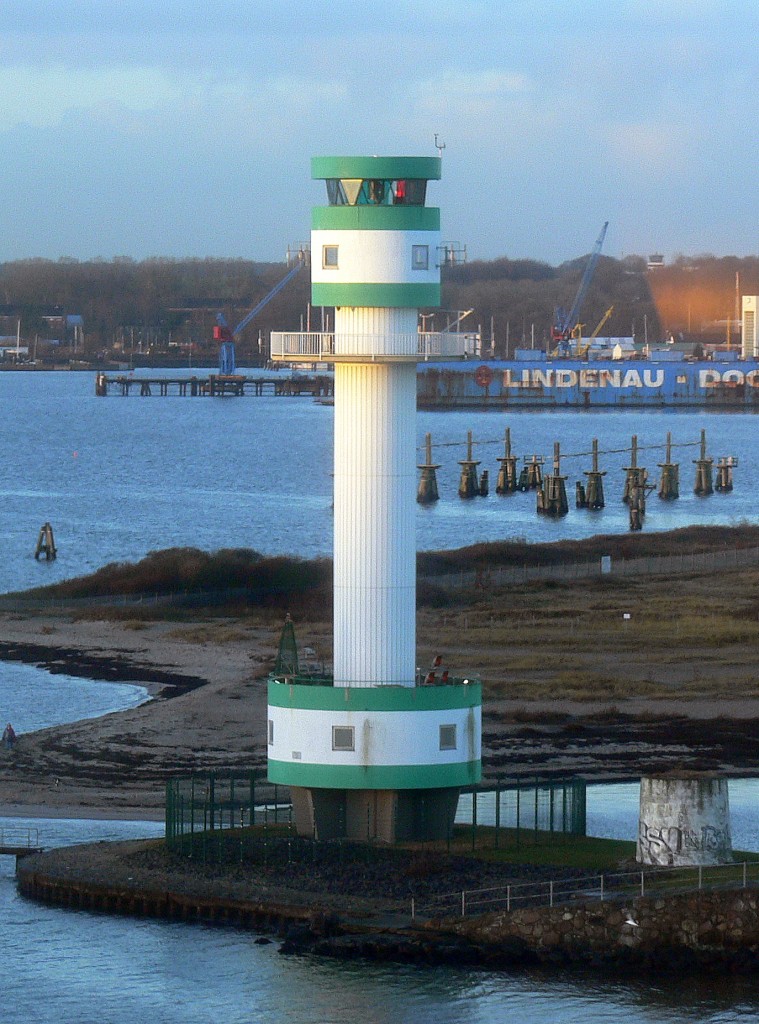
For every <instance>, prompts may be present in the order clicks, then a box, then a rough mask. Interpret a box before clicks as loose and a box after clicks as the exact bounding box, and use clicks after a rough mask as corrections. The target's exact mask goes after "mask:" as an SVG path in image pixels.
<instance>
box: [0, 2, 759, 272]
mask: <svg viewBox="0 0 759 1024" xmlns="http://www.w3.org/2000/svg"><path fill="white" fill-rule="evenodd" d="M758 30H759V4H757V3H756V0H457V2H452V0H395V2H388V0H372V2H368V0H331V2H326V0H203V2H196V0H183V2H180V0H115V2H113V0H0V182H1V183H2V198H3V202H2V214H0V261H5V260H15V259H26V258H30V257H44V258H51V259H58V258H60V257H73V258H76V259H92V258H103V259H111V258H112V257H114V256H128V257H132V258H134V259H144V258H147V257H155V256H159V257H160V256H165V257H177V258H183V257H200V258H202V257H241V258H245V259H253V260H263V261H280V260H282V259H284V257H285V253H286V250H287V248H288V246H293V245H297V244H298V243H299V242H302V241H304V240H307V239H308V235H309V231H310V210H311V207H312V206H315V205H321V204H324V203H326V198H325V195H324V186H323V184H322V183H320V182H314V181H311V178H310V157H311V156H314V155H371V154H381V155H429V156H434V155H436V149H435V136H436V135H437V137H438V142H441V143H444V144H445V149H444V150H443V179H442V180H441V182H439V183H435V184H434V185H433V186H432V187H431V188H430V190H429V192H428V203H429V204H430V205H437V206H440V207H441V210H442V221H443V239H444V241H455V242H458V243H460V244H461V245H462V246H466V250H467V254H468V258H469V259H470V260H472V259H495V258H497V257H500V256H508V257H510V258H512V259H517V258H530V259H538V260H545V261H546V262H548V263H551V264H558V263H561V262H563V261H564V260H568V259H574V258H576V257H578V256H581V255H583V254H585V253H587V252H589V251H590V250H591V248H592V246H593V243H594V242H595V239H596V238H597V236H598V234H599V231H600V229H601V226H602V225H603V223H604V221H607V220H608V221H609V230H608V234H607V237H606V243H605V247H604V252H605V253H606V254H608V255H611V256H617V257H622V256H625V255H629V254H631V253H635V254H639V255H648V254H649V253H654V252H660V253H663V254H664V255H665V256H666V257H667V258H668V259H669V258H672V256H674V255H676V254H679V253H682V254H685V255H698V254H700V253H706V252H710V253H714V254H715V255H751V254H756V253H757V252H759V238H758V236H757V216H756V206H757V189H756V177H757V170H756V169H757V165H758V163H759V161H758V160H757V148H758V147H757V142H758V138H759V136H758V133H757V126H758V125H759V88H757V85H756V83H757V81H759V45H758V37H759V31H758Z"/></svg>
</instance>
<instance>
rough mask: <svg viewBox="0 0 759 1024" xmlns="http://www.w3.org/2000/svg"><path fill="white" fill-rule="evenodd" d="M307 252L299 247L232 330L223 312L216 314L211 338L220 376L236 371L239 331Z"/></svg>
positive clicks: (289, 277) (298, 267) (300, 265)
mask: <svg viewBox="0 0 759 1024" xmlns="http://www.w3.org/2000/svg"><path fill="white" fill-rule="evenodd" d="M306 257H307V253H306V251H305V250H304V249H300V250H299V251H298V254H297V256H296V260H295V264H294V265H293V266H292V267H291V268H290V269H289V270H288V272H287V273H286V274H285V276H284V277H283V278H282V280H281V281H279V282H278V283H277V284H275V285H274V287H273V288H272V290H271V291H270V292H269V293H268V294H267V295H265V296H264V297H263V298H262V299H261V301H260V302H259V303H258V305H257V306H254V307H253V309H251V311H250V312H249V313H246V315H245V316H244V317H243V318H242V320H241V321H240V322H239V324H238V325H237V327H235V329H234V330H232V329H231V328H230V326H229V324H228V323H227V320H226V317H225V316H224V314H223V313H221V312H219V313H217V314H216V327H214V329H213V340H214V341H218V342H219V374H220V375H221V376H222V377H230V376H233V375H234V374H235V373H236V372H237V366H236V362H235V341H236V339H237V337H238V336H239V334H240V332H241V331H242V330H244V329H245V328H246V327H247V326H248V324H249V323H250V321H251V320H252V319H253V318H254V317H256V316H258V314H259V313H260V312H261V310H262V309H263V308H264V307H265V306H268V304H269V303H270V302H271V300H272V299H273V298H274V297H275V296H276V295H279V293H280V292H281V291H282V289H283V288H284V287H285V285H286V284H287V283H288V282H289V281H291V280H292V279H293V278H294V277H295V275H296V274H297V273H299V272H300V270H301V269H302V268H303V267H304V266H305V264H306V263H307V258H306Z"/></svg>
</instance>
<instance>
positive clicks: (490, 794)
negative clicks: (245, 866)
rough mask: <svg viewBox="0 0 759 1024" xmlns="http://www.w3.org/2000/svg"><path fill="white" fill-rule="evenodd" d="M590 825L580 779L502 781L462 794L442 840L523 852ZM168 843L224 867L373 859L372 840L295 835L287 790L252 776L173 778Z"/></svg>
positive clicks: (169, 788)
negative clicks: (273, 861)
mask: <svg viewBox="0 0 759 1024" xmlns="http://www.w3.org/2000/svg"><path fill="white" fill-rule="evenodd" d="M585 823H586V783H585V781H584V780H582V779H566V780H552V781H544V782H541V781H539V780H534V781H532V782H521V783H506V782H503V781H498V782H496V783H493V784H487V783H486V784H483V785H480V786H472V787H467V788H465V789H463V790H462V791H461V795H460V798H459V807H458V812H457V815H456V826H455V830H452V831H451V832H450V833H449V835H448V837H447V840H445V841H444V842H445V845H446V847H447V849H448V850H450V849H451V848H452V846H454V845H456V848H457V849H462V848H464V847H467V846H470V845H471V849H472V850H474V849H478V848H479V849H483V848H489V847H492V848H494V849H499V848H502V849H506V848H508V847H516V848H520V847H521V846H528V845H537V844H540V843H545V842H547V841H548V842H550V841H551V837H555V836H557V835H559V834H564V835H585ZM254 825H255V826H259V827H258V828H256V829H254V828H251V826H254ZM166 841H167V845H168V846H169V849H171V850H172V851H173V852H175V853H178V854H181V855H183V856H187V857H191V858H195V859H199V860H202V861H204V862H211V861H216V862H219V863H224V862H229V861H246V862H251V863H253V862H262V861H263V862H265V861H267V860H268V859H269V858H270V857H272V856H277V857H279V858H280V859H283V860H284V861H286V862H287V863H292V862H294V861H306V862H309V861H310V862H316V861H318V860H322V859H334V857H335V854H334V847H336V846H337V847H339V851H338V857H339V858H340V859H341V860H342V859H344V858H345V857H347V856H349V855H350V857H351V858H352V859H354V860H355V859H359V860H362V859H365V857H367V856H368V854H367V853H366V851H365V850H361V849H360V847H362V846H371V845H372V841H371V840H368V841H367V843H364V844H360V843H352V844H350V845H351V852H350V854H348V853H347V852H346V848H345V847H346V844H345V842H344V841H342V840H336V841H334V842H332V843H329V842H321V843H320V842H319V841H317V840H315V839H313V838H309V837H305V838H304V837H302V836H297V835H296V834H295V831H294V828H293V819H292V805H291V802H290V792H289V789H288V788H287V787H285V786H275V785H272V784H271V783H269V782H267V781H266V778H265V776H264V775H263V774H261V773H259V772H252V771H251V772H207V773H197V774H194V775H189V776H184V777H181V778H176V779H171V780H170V781H169V782H168V783H167V785H166ZM435 843H436V844H439V843H440V840H437V841H435ZM431 845H435V844H431ZM330 846H331V847H332V848H333V852H331V853H330V852H329V847H330Z"/></svg>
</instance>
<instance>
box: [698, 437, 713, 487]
mask: <svg viewBox="0 0 759 1024" xmlns="http://www.w3.org/2000/svg"><path fill="white" fill-rule="evenodd" d="M693 462H694V463H695V466H696V483H695V486H694V488H693V493H694V494H697V495H698V496H699V498H706V497H708V495H710V494H713V493H714V488H713V486H712V464H713V462H714V460H713V459H708V458H707V457H706V431H705V430H702V431H701V455H700V457H699V458H698V459H694V460H693Z"/></svg>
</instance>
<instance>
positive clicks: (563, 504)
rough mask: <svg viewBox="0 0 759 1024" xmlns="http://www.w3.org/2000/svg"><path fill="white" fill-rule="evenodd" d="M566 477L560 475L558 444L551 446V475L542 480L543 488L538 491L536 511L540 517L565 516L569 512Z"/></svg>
mask: <svg viewBox="0 0 759 1024" xmlns="http://www.w3.org/2000/svg"><path fill="white" fill-rule="evenodd" d="M566 479H567V478H566V477H565V476H562V475H561V450H560V445H559V442H558V441H556V442H555V444H554V446H553V473H547V474H546V476H545V477H544V478H543V486H542V487H541V488H540V490H539V491H538V500H537V510H538V512H539V513H540V514H541V515H546V516H565V515H566V514H567V512H568V511H569V503H568V501H567V488H566V484H565V481H566Z"/></svg>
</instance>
